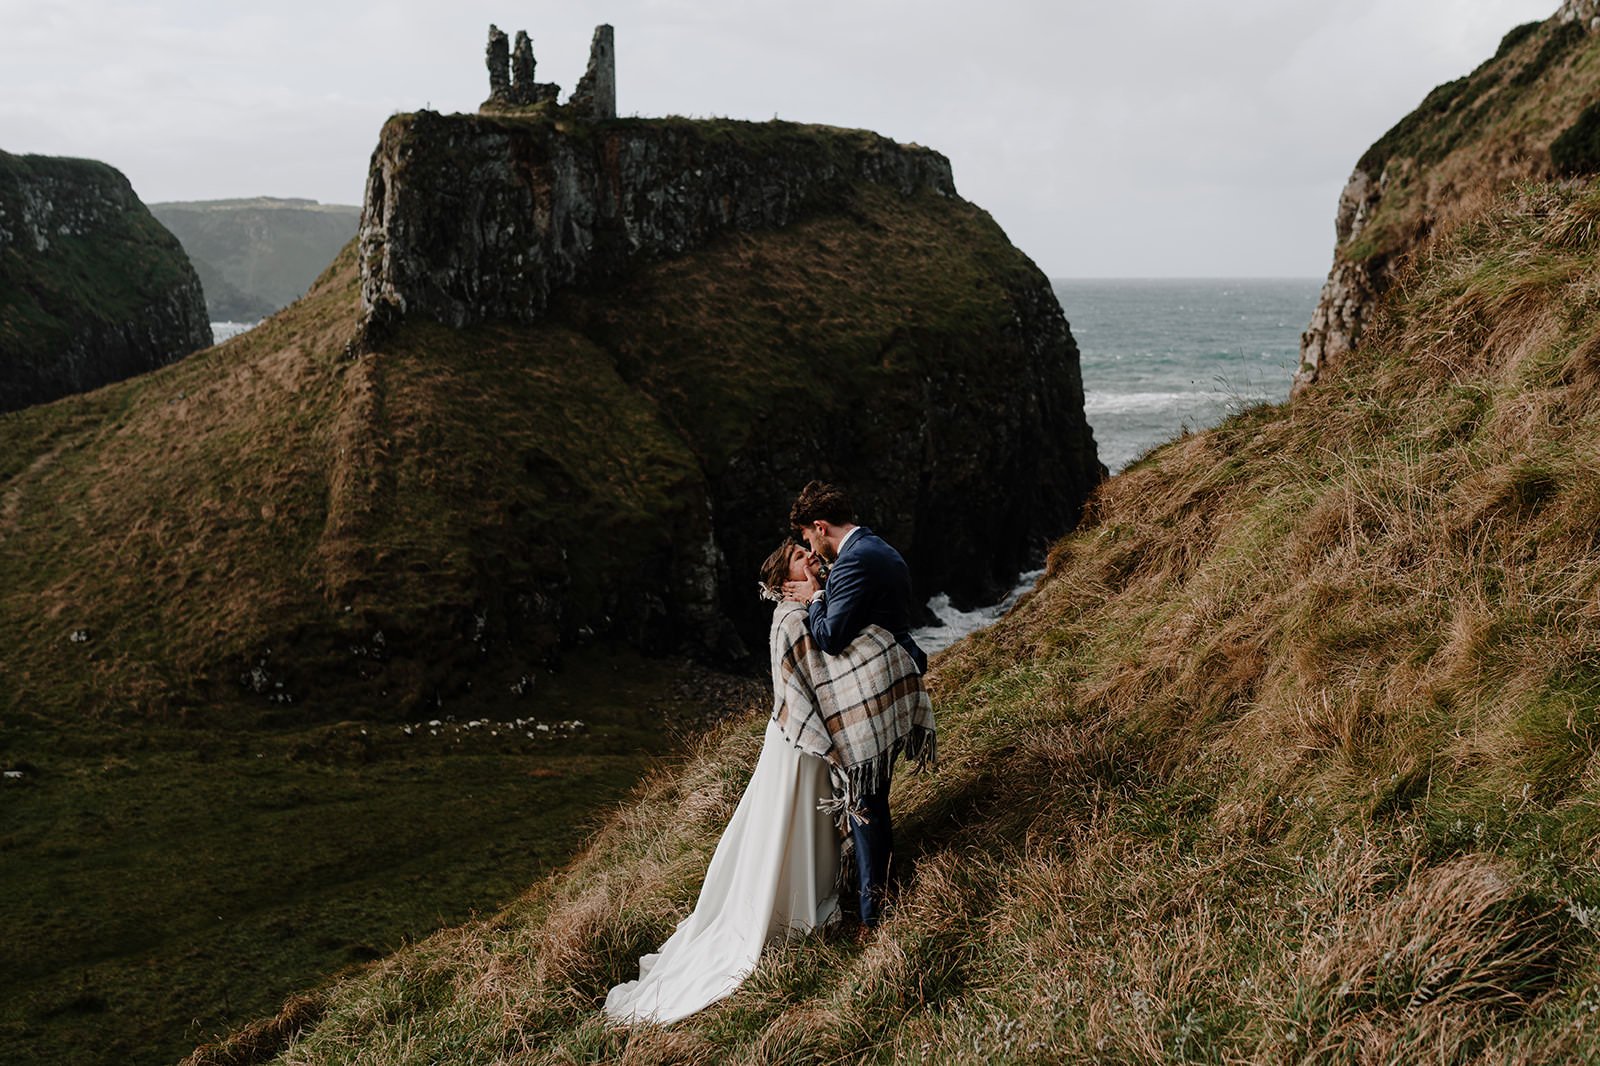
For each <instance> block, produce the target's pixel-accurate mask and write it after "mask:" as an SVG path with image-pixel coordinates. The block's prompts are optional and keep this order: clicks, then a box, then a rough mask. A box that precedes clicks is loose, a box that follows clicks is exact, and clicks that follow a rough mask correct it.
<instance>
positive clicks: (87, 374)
mask: <svg viewBox="0 0 1600 1066" xmlns="http://www.w3.org/2000/svg"><path fill="white" fill-rule="evenodd" d="M210 343H211V325H210V322H209V320H208V318H207V316H206V309H205V301H204V297H203V295H202V293H201V289H200V281H199V278H198V277H197V276H196V275H195V271H194V268H193V267H192V266H191V265H190V263H189V260H188V257H187V256H185V255H184V252H183V248H182V247H181V246H180V245H179V243H178V241H177V239H176V238H175V237H173V235H172V234H171V233H169V232H167V230H166V229H165V228H163V227H162V225H161V224H160V223H159V222H157V221H156V219H155V218H154V217H152V216H151V214H150V212H149V210H147V209H146V208H145V206H144V204H142V203H140V202H139V198H138V197H137V196H136V195H135V194H134V191H133V187H132V186H131V185H129V184H128V179H127V178H125V177H124V176H123V175H122V174H121V173H120V172H118V171H117V170H115V169H113V168H112V167H109V166H107V165H106V164H104V163H98V162H95V161H93V160H87V159H59V158H54V157H47V156H32V155H25V156H16V155H11V154H8V153H5V152H0V411H7V410H14V409H16V408H19V407H25V406H28V405H30V404H36V403H43V402H45V401H47V400H53V399H56V398H57V397H60V396H65V395H69V394H71V393H76V392H83V391H86V390H88V389H93V388H96V387H98V386H100V385H104V384H106V383H107V382H111V381H117V380H120V379H122V378H126V377H131V376H132V375H134V374H139V373H142V372H144V371H147V370H153V369H155V368H156V367H159V366H162V365H164V364H166V363H169V362H171V361H172V360H174V359H177V358H179V357H180V356H183V355H187V354H188V353H189V352H192V351H194V350H196V349H198V348H204V347H206V346H207V345H209V344H210Z"/></svg>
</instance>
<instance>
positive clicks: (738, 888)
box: [605, 722, 839, 1024]
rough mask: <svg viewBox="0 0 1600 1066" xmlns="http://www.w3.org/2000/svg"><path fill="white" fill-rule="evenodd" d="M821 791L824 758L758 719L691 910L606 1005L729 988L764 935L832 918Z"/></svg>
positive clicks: (770, 937)
mask: <svg viewBox="0 0 1600 1066" xmlns="http://www.w3.org/2000/svg"><path fill="white" fill-rule="evenodd" d="M831 794H832V789H831V787H830V785H829V783H828V764H827V763H825V762H824V761H823V760H821V759H819V758H817V757H816V756H815V755H807V754H805V753H803V752H801V751H800V750H799V749H797V748H795V747H794V746H793V745H792V744H790V743H789V742H788V741H786V740H785V739H784V738H783V734H782V733H781V732H780V731H779V730H778V727H777V725H776V724H775V723H773V722H768V723H767V736H766V740H765V741H764V742H763V744H762V746H761V758H760V759H759V760H758V761H757V762H756V769H755V773H754V774H753V775H752V776H751V778H750V783H749V784H748V785H746V786H745V790H744V796H743V797H742V798H741V799H740V800H739V807H738V809H737V810H735V811H734V812H733V818H732V819H730V820H729V822H728V828H727V829H726V830H724V831H723V834H722V839H721V840H720V841H718V843H717V850H716V853H715V854H713V855H712V856H711V865H710V867H708V868H707V870H706V880H705V884H704V885H703V886H702V887H701V889H700V899H699V902H697V903H696V904H695V907H694V913H692V914H690V915H689V916H688V917H687V918H685V919H684V920H683V921H681V922H679V923H678V928H677V929H676V930H675V931H674V932H673V934H672V936H671V937H670V938H668V940H667V942H666V943H665V944H662V945H661V948H660V950H659V951H657V953H656V954H654V955H646V956H644V957H643V958H641V959H640V960H639V979H638V980H637V981H628V982H626V983H624V984H620V985H618V986H617V987H615V988H613V989H612V990H611V991H610V993H609V994H608V995H607V996H606V1008H605V1009H606V1014H607V1015H608V1016H609V1017H610V1018H611V1019H613V1020H614V1021H621V1022H636V1021H644V1022H658V1023H661V1024H665V1023H667V1022H675V1021H677V1020H678V1019H679V1018H684V1017H687V1016H688V1015H690V1014H693V1013H694V1012H695V1011H697V1010H700V1009H701V1008H702V1007H705V1006H707V1005H708V1004H711V1003H714V1002H716V1001H717V1000H719V999H721V998H723V997H724V996H727V995H729V994H731V993H732V992H733V991H734V990H735V989H737V988H738V987H739V985H740V983H741V982H742V981H743V980H744V979H745V978H746V977H747V976H749V974H750V971H752V970H754V969H755V966H756V962H757V960H758V959H760V957H761V950H762V948H764V947H766V946H767V945H768V944H772V943H781V942H782V941H783V940H784V939H786V938H788V937H792V936H798V935H801V934H804V933H807V932H809V931H810V930H812V929H814V928H816V927H817V926H820V925H823V924H825V923H827V922H829V921H831V920H833V918H834V917H835V916H836V915H837V914H838V910H839V898H838V894H837V891H836V887H835V880H836V878H837V877H838V873H839V837H838V834H837V833H836V832H835V830H834V826H833V820H832V819H831V818H830V817H828V815H826V814H823V813H822V812H820V811H818V810H817V802H818V801H819V800H821V799H824V798H826V797H828V796H830V795H831Z"/></svg>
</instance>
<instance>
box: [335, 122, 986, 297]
mask: <svg viewBox="0 0 1600 1066" xmlns="http://www.w3.org/2000/svg"><path fill="white" fill-rule="evenodd" d="M858 181H861V182H868V183H872V184H875V185H880V186H883V187H885V188H889V189H892V190H893V191H895V192H896V193H898V194H899V195H901V196H911V195H913V194H915V193H918V192H922V191H927V192H931V193H933V194H934V195H938V196H947V197H949V196H954V195H955V183H954V180H953V179H952V178H951V174H950V163H949V161H948V160H946V159H945V158H944V156H942V155H940V154H939V153H937V152H933V151H930V150H928V149H926V148H918V147H915V146H905V145H900V144H896V143H895V142H894V141H891V140H889V139H887V138H885V137H880V136H877V135H876V134H872V133H867V132H865V131H859V130H854V131H846V130H832V129H826V128H822V127H805V126H797V125H794V124H792V123H776V122H774V123H766V124H755V123H732V122H711V123H705V122H690V121H673V120H643V119H632V120H622V121H613V122H608V123H606V124H604V125H603V126H593V125H591V124H589V123H587V122H582V121H575V120H562V119H560V118H556V117H553V115H551V116H546V115H534V116H530V117H525V118H507V117H496V116H489V115H452V116H444V115H439V114H436V113H434V112H431V111H422V112H418V113H417V114H415V115H406V116H400V117H397V118H395V119H391V120H390V121H389V122H388V123H387V124H386V125H385V126H384V128H383V133H382V134H381V135H380V137H379V141H378V147H377V149H376V150H375V151H374V152H373V155H372V166H371V170H370V173H369V177H368V179H367V193H366V205H365V210H364V212H363V215H362V220H361V232H360V241H361V301H362V307H363V310H364V312H365V313H366V315H368V316H369V317H372V318H380V319H381V318H386V317H391V316H398V315H402V314H412V315H415V314H421V315H425V316H427V317H429V318H432V319H434V320H435V321H438V322H443V323H445V324H447V325H451V326H465V325H468V324H470V323H475V322H485V321H492V320H495V319H507V320H512V321H519V322H531V321H534V320H536V319H538V318H539V317H540V316H541V315H543V314H544V312H545V308H546V306H547V304H548V302H549V298H550V294H551V292H553V291H554V290H556V289H558V288H561V287H563V286H570V285H593V284H597V283H602V282H606V281H610V280H613V279H615V278H617V277H619V276H621V274H622V273H623V271H625V270H626V268H627V267H628V266H629V265H630V264H632V263H636V262H640V261H647V260H650V259H659V258H662V257H664V256H669V255H680V254H682V253H683V252H685V251H688V250H689V249H691V248H696V247H699V246H701V245H703V244H705V243H706V242H707V241H708V240H709V239H711V238H712V237H714V236H715V235H717V234H718V233H722V232H724V231H727V230H760V229H777V228H780V227H782V226H786V225H788V224H789V223H791V222H793V221H795V220H796V219H799V218H802V217H804V216H806V215H808V214H815V213H817V212H819V211H822V210H824V209H827V208H835V209H837V208H839V207H841V206H843V204H844V201H845V198H846V195H847V194H848V192H849V191H850V189H851V187H852V186H853V185H854V184H855V183H856V182H858Z"/></svg>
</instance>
